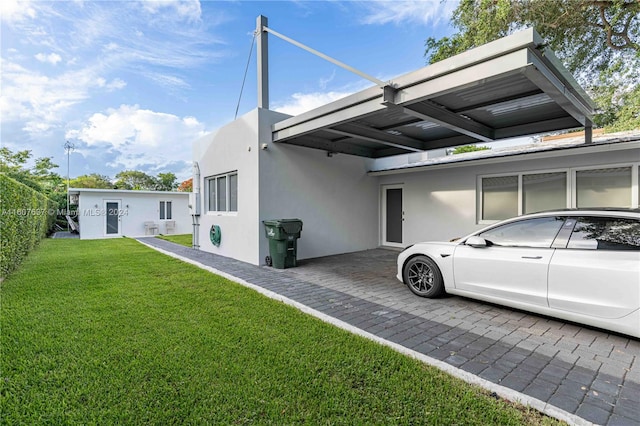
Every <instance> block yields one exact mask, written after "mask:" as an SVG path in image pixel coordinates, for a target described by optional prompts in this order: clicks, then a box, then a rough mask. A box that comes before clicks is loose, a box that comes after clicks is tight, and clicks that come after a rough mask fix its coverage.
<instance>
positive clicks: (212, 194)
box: [207, 179, 216, 212]
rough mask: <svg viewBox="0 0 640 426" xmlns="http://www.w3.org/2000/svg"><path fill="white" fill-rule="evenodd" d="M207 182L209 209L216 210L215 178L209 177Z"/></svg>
mask: <svg viewBox="0 0 640 426" xmlns="http://www.w3.org/2000/svg"><path fill="white" fill-rule="evenodd" d="M207 184H208V186H209V211H210V212H214V211H216V180H215V179H209V180H207Z"/></svg>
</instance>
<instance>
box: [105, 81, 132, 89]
mask: <svg viewBox="0 0 640 426" xmlns="http://www.w3.org/2000/svg"><path fill="white" fill-rule="evenodd" d="M126 85H127V82H126V81H124V80H121V79H119V78H115V79H113V80H111V81H110V82H109V83H107V84H106V86H105V87H106V88H107V90H109V91H113V90H120V89H124V88H125V87H126Z"/></svg>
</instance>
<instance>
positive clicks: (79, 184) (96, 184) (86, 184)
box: [69, 173, 113, 189]
mask: <svg viewBox="0 0 640 426" xmlns="http://www.w3.org/2000/svg"><path fill="white" fill-rule="evenodd" d="M69 186H70V187H72V188H98V189H112V188H113V183H111V179H110V178H109V176H104V175H100V174H98V173H91V174H89V175H81V176H78V177H76V178H75V179H71V181H70V183H69Z"/></svg>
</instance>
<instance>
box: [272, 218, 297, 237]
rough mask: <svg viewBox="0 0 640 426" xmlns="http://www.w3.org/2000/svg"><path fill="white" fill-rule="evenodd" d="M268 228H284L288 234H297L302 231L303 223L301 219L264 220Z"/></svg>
mask: <svg viewBox="0 0 640 426" xmlns="http://www.w3.org/2000/svg"><path fill="white" fill-rule="evenodd" d="M262 223H264V224H265V225H266V226H277V227H278V228H282V230H283V231H284V232H286V233H287V234H297V233H299V232H300V231H302V221H301V220H300V219H271V220H263V221H262Z"/></svg>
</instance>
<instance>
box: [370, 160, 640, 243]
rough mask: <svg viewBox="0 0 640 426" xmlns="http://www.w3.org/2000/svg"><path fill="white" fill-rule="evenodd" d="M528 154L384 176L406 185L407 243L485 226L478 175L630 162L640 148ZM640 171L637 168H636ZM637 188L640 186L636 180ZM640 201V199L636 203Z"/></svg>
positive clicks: (384, 181) (453, 235)
mask: <svg viewBox="0 0 640 426" xmlns="http://www.w3.org/2000/svg"><path fill="white" fill-rule="evenodd" d="M534 157H536V156H535V155H531V154H530V155H528V156H527V158H530V159H527V160H523V159H522V157H519V158H518V159H514V158H513V157H511V158H505V159H500V160H493V161H488V162H486V163H485V164H482V165H479V164H476V165H456V166H449V167H446V168H440V169H437V168H435V167H434V168H433V169H431V170H425V171H420V172H409V173H407V172H404V173H399V174H392V175H383V176H379V178H380V185H381V188H382V185H385V184H402V185H403V189H404V200H405V201H404V209H405V222H404V226H405V233H404V239H405V241H404V245H405V246H406V245H409V244H413V243H416V242H419V241H448V240H450V239H452V238H456V237H461V236H464V235H466V234H469V233H471V232H473V231H476V230H478V229H481V228H483V227H484V226H486V224H480V223H479V220H478V217H477V211H476V210H477V203H478V200H477V197H478V194H479V191H477V186H478V176H482V175H488V174H501V173H520V172H529V171H534V172H537V171H545V170H550V171H551V170H557V169H566V168H574V167H596V168H597V167H599V166H608V165H615V164H619V165H628V164H630V163H634V162H636V163H637V162H638V161H639V160H640V150H638V149H637V148H635V149H626V150H611V151H607V150H604V149H603V150H600V151H599V152H597V153H590V154H582V153H578V152H577V150H575V149H572V150H567V151H556V152H554V153H553V154H552V155H541V156H538V158H534ZM636 171H637V169H636ZM635 191H636V192H637V191H638V187H637V186H636V188H635ZM635 206H637V204H636V205H635Z"/></svg>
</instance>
